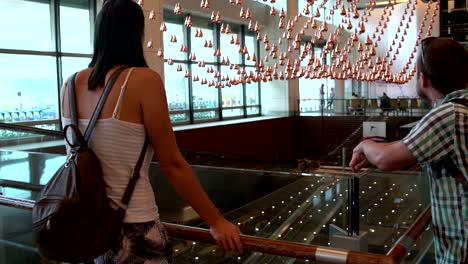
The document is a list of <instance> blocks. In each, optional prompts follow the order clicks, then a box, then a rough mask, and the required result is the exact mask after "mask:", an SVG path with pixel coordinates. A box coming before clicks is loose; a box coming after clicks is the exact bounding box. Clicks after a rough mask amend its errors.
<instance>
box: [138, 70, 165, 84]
mask: <svg viewBox="0 0 468 264" xmlns="http://www.w3.org/2000/svg"><path fill="white" fill-rule="evenodd" d="M133 72H134V75H136V76H138V78H137V79H139V80H144V81H153V82H159V81H161V76H160V75H159V73H157V72H156V71H154V70H152V69H150V68H147V67H135V69H134V70H133Z"/></svg>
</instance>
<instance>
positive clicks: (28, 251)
mask: <svg viewBox="0 0 468 264" xmlns="http://www.w3.org/2000/svg"><path fill="white" fill-rule="evenodd" d="M31 226H32V220H31V211H28V210H23V209H18V208H13V207H6V206H0V263H31V264H35V263H41V262H40V258H39V254H38V251H37V249H36V247H35V245H34V243H33V241H32V233H31Z"/></svg>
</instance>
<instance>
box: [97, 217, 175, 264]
mask: <svg viewBox="0 0 468 264" xmlns="http://www.w3.org/2000/svg"><path fill="white" fill-rule="evenodd" d="M94 263H95V264H170V263H172V245H171V243H170V241H169V237H168V235H167V231H166V230H165V229H164V226H163V225H162V224H161V222H160V220H159V218H158V219H157V220H155V221H151V222H146V223H124V224H123V228H122V239H121V241H120V245H119V247H116V248H113V249H110V250H109V251H108V252H107V253H105V254H104V255H102V256H100V257H98V258H96V259H95V260H94Z"/></svg>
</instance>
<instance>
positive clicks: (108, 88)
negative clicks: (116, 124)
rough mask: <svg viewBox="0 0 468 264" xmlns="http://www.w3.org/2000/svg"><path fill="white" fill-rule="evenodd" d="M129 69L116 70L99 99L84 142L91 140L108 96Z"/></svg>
mask: <svg viewBox="0 0 468 264" xmlns="http://www.w3.org/2000/svg"><path fill="white" fill-rule="evenodd" d="M126 68H127V67H122V68H120V69H118V70H116V71H115V72H114V73H113V74H112V76H111V77H110V79H109V80H108V81H107V83H106V85H105V87H104V90H103V91H102V94H101V97H100V98H99V101H98V103H97V105H96V108H95V109H94V112H93V115H92V116H91V119H90V120H89V123H88V127H86V131H85V133H84V140H85V142H88V141H89V138H90V137H91V134H92V133H93V130H94V126H95V125H96V121H97V120H98V118H99V116H100V115H101V110H102V107H103V106H104V103H105V102H106V99H107V96H108V95H109V93H110V91H111V89H112V86H114V83H115V81H116V80H117V78H118V77H119V75H120V74H121V73H122V72H123V71H124V70H125V69H126Z"/></svg>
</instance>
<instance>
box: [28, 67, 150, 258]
mask: <svg viewBox="0 0 468 264" xmlns="http://www.w3.org/2000/svg"><path fill="white" fill-rule="evenodd" d="M123 70H124V68H121V69H119V70H117V71H116V72H115V73H114V74H113V75H112V76H111V78H110V80H109V81H108V83H107V84H106V86H105V88H104V91H103V93H102V95H101V98H100V99H99V101H98V103H97V106H96V109H95V111H94V113H93V115H92V117H91V120H90V122H89V125H88V127H87V128H86V131H85V133H84V136H83V134H82V133H81V132H80V130H79V129H78V125H77V124H78V118H77V113H76V99H75V85H74V83H75V77H76V73H75V74H74V75H73V76H72V77H71V78H70V79H69V81H68V88H69V89H68V94H69V103H70V115H71V124H70V125H67V126H66V127H65V128H64V135H65V139H66V142H67V144H68V145H69V146H70V149H71V152H70V154H69V155H68V157H67V160H66V162H65V163H64V164H63V165H62V166H61V167H60V169H59V170H58V171H57V172H56V173H55V175H54V176H53V177H52V179H51V180H50V181H49V182H48V183H47V184H46V185H45V187H44V188H43V190H42V191H41V193H40V195H39V198H38V200H37V202H36V204H35V206H34V208H33V213H32V218H33V236H34V239H35V242H36V243H37V246H38V249H39V252H40V254H41V255H42V256H43V257H45V258H48V259H53V260H57V261H64V262H70V263H77V262H90V261H93V259H94V258H96V257H98V256H99V255H102V254H103V253H105V252H106V251H107V250H109V249H110V248H111V247H112V246H115V245H117V243H119V237H120V234H121V226H122V222H123V218H124V216H125V209H126V207H127V205H128V203H129V201H130V197H131V195H132V193H133V189H134V187H135V184H136V182H137V180H138V178H139V172H140V168H141V165H142V163H143V159H144V156H145V153H146V148H147V145H148V140H147V139H146V140H145V144H144V146H143V149H142V152H141V154H140V157H139V159H138V162H137V164H136V166H135V168H134V170H133V174H132V177H131V178H130V181H129V183H128V186H127V188H126V190H125V193H124V195H123V198H122V205H123V207H119V208H118V209H117V210H114V209H113V208H111V206H110V204H109V199H108V197H107V195H106V186H105V183H104V179H103V173H102V169H101V165H100V163H99V159H98V157H97V156H96V154H95V153H94V152H93V150H92V149H91V148H89V146H88V141H89V138H90V136H91V134H92V132H93V129H94V126H95V124H96V121H97V119H98V118H99V115H100V113H101V110H102V107H103V105H104V102H105V100H106V98H107V96H108V94H109V92H110V90H111V88H112V86H113V85H114V83H115V81H116V79H117V77H118V76H119V75H120V74H121V73H122V71H123ZM69 130H71V132H72V133H71V134H72V137H71V141H70V140H69V138H68V136H67V135H68V134H67V132H68V131H69Z"/></svg>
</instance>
